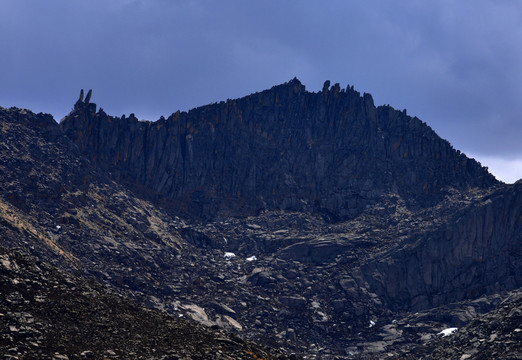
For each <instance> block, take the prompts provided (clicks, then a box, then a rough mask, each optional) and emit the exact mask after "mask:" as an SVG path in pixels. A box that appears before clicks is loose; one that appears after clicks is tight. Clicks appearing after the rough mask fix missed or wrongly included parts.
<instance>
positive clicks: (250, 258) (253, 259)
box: [246, 255, 257, 261]
mask: <svg viewBox="0 0 522 360" xmlns="http://www.w3.org/2000/svg"><path fill="white" fill-rule="evenodd" d="M255 260H257V258H256V256H255V255H253V256H251V257H247V258H246V261H255Z"/></svg>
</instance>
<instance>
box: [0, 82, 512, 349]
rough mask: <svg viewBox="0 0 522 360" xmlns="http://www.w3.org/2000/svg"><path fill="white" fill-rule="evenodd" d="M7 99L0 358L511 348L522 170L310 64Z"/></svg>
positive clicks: (0, 116)
mask: <svg viewBox="0 0 522 360" xmlns="http://www.w3.org/2000/svg"><path fill="white" fill-rule="evenodd" d="M91 98H92V92H91V91H89V93H88V94H87V96H86V97H85V98H84V96H83V91H82V93H81V95H80V98H79V99H78V101H77V102H76V104H75V105H74V108H73V110H72V111H71V113H70V114H69V115H67V116H66V117H65V118H64V119H63V120H62V121H61V122H60V124H58V123H57V122H56V121H55V120H54V119H53V118H52V117H51V116H50V115H46V114H34V113H32V112H31V111H29V110H23V109H18V108H10V109H6V108H0V181H1V183H2V186H1V187H0V239H1V247H2V249H1V251H0V281H1V283H2V285H1V291H0V304H1V306H2V307H1V308H0V353H2V355H3V356H4V358H6V359H32V358H35V359H36V358H38V359H39V358H49V359H52V358H55V359H66V358H69V359H76V358H78V359H83V358H86V359H88V358H95V359H97V358H100V359H103V358H107V359H117V358H120V359H132V358H135V359H229V358H230V359H232V358H241V359H278V358H280V359H285V358H289V359H297V358H305V359H386V358H390V359H490V358H495V359H515V358H520V357H521V356H522V330H521V327H522V322H521V316H522V303H521V301H520V299H521V294H522V289H521V286H522V213H521V207H522V182H520V181H519V182H517V183H515V184H512V185H508V184H503V183H501V182H499V181H497V180H496V179H495V178H494V177H493V176H492V175H491V174H489V173H488V171H487V169H485V168H483V167H482V166H481V165H480V164H479V163H478V162H476V161H475V160H473V159H470V158H468V157H466V156H465V154H463V153H461V152H460V151H458V150H455V149H454V148H453V147H452V146H451V145H450V144H449V143H448V142H447V141H445V140H443V139H441V138H440V137H439V136H438V135H437V134H436V133H435V132H434V131H433V130H432V129H431V128H430V127H429V126H428V125H426V124H425V123H423V122H422V121H421V120H419V119H418V118H416V117H410V116H409V115H407V113H406V111H405V110H403V111H397V110H395V109H393V108H391V107H390V106H378V107H376V106H375V105H374V103H373V100H372V97H371V96H370V95H369V94H363V95H361V94H360V93H359V92H357V91H356V90H354V88H353V87H352V86H347V87H346V88H341V87H340V86H339V84H335V85H333V86H330V82H328V81H327V82H325V84H324V87H323V89H322V91H320V92H317V93H313V92H308V91H306V89H305V87H304V85H302V84H301V83H300V82H299V80H297V79H293V80H291V81H289V82H288V83H285V84H282V85H278V86H274V87H273V88H272V89H269V90H265V91H262V92H259V93H255V94H252V95H249V96H246V97H244V98H241V99H236V100H227V101H226V102H220V103H214V104H210V105H207V106H203V107H200V108H196V109H193V110H191V111H189V112H176V113H174V114H172V115H171V116H169V117H168V118H163V117H162V118H161V119H159V120H157V121H155V122H149V121H142V120H139V119H137V118H136V117H135V116H134V115H133V114H131V115H130V116H128V117H126V116H122V117H116V116H111V115H108V114H106V113H105V112H104V111H103V110H102V109H101V108H100V109H98V106H97V105H96V104H95V103H93V102H91Z"/></svg>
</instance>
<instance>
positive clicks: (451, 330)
mask: <svg viewBox="0 0 522 360" xmlns="http://www.w3.org/2000/svg"><path fill="white" fill-rule="evenodd" d="M457 329H458V328H456V327H453V328H447V329H444V330H442V331H441V332H440V333H438V334H437V335H442V336H450V335H451V334H453V333H454V332H455V331H457Z"/></svg>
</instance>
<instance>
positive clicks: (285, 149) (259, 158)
mask: <svg viewBox="0 0 522 360" xmlns="http://www.w3.org/2000/svg"><path fill="white" fill-rule="evenodd" d="M61 127H62V129H63V130H64V131H65V133H66V134H67V135H68V136H69V137H70V138H72V139H73V140H74V141H75V142H76V143H77V144H78V145H79V147H80V148H81V150H82V151H84V152H85V153H87V154H88V155H89V156H90V158H91V160H92V161H93V162H94V163H95V164H96V165H97V166H99V167H102V168H105V169H107V170H108V171H110V172H111V173H112V175H113V176H114V177H115V178H116V179H117V180H118V181H120V182H124V183H126V184H130V185H133V186H134V188H135V189H141V190H142V191H146V192H148V193H149V195H151V194H152V195H153V196H157V197H159V198H163V199H164V200H166V202H167V203H169V204H170V205H171V206H173V207H177V208H179V209H182V210H184V211H186V212H188V213H190V214H193V215H196V216H198V217H201V218H212V217H215V216H216V215H245V214H250V213H255V212H256V211H259V210H261V209H293V210H314V211H322V212H324V213H328V214H329V215H330V216H332V217H333V218H334V219H342V218H350V217H354V216H356V215H357V214H359V213H360V212H361V211H362V210H364V209H365V208H366V206H367V205H372V204H374V203H376V202H377V201H378V200H379V197H380V195H381V194H382V193H383V192H395V193H399V194H401V195H403V197H404V198H406V199H408V201H409V202H410V204H411V205H412V206H425V205H429V204H433V203H435V202H437V201H438V200H439V199H440V197H441V196H443V194H444V189H445V188H447V187H456V188H460V189H465V188H467V187H487V186H490V185H492V184H494V183H496V180H495V179H494V177H493V176H491V175H490V174H489V173H488V172H487V171H486V170H485V169H484V168H482V167H481V166H480V165H479V164H478V163H477V162H475V161H474V160H472V159H468V158H467V157H466V156H464V155H463V154H461V153H460V152H458V151H455V150H454V149H453V148H452V147H451V145H450V144H449V143H448V142H447V141H445V140H443V139H441V138H440V137H439V136H437V134H435V132H434V131H433V130H432V129H431V128H430V127H429V126H427V125H426V124H424V123H423V122H421V121H420V120H419V119H417V118H411V117H409V116H407V115H406V114H405V112H400V111H396V110H394V109H392V108H391V107H387V106H385V107H378V108H376V107H375V106H374V104H373V100H372V97H371V96H370V95H369V94H364V95H363V96H361V95H360V93H358V92H357V91H355V90H353V87H348V88H346V89H341V88H340V86H339V85H338V84H335V85H334V86H331V87H330V83H329V82H326V83H325V85H324V88H323V90H322V91H321V92H318V93H310V92H307V91H306V90H305V87H304V86H303V85H302V84H301V83H300V82H299V81H298V80H297V79H294V80H292V81H290V82H288V83H285V84H283V85H280V86H275V87H273V88H272V89H270V90H266V91H263V92H260V93H256V94H252V95H250V96H247V97H244V98H241V99H237V100H228V101H226V102H221V103H216V104H211V105H208V106H203V107H199V108H196V109H193V110H191V111H189V112H188V113H186V112H182V113H180V112H177V113H175V114H173V115H171V116H170V117H169V118H168V119H163V118H162V119H160V120H158V121H156V122H140V121H138V119H136V118H135V117H134V116H133V115H131V116H130V117H129V118H125V117H123V118H117V117H112V116H108V115H107V114H105V113H104V112H103V111H101V110H100V111H98V112H96V106H95V105H94V104H92V103H91V104H87V103H85V102H83V101H78V102H77V104H76V106H75V109H74V111H73V112H72V113H71V114H69V116H67V117H66V118H65V119H64V120H63V121H62V123H61Z"/></svg>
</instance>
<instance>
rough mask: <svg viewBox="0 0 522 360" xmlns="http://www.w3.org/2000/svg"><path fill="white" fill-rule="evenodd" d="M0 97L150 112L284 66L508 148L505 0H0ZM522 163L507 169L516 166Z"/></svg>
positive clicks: (512, 13) (510, 24) (231, 88)
mask: <svg viewBox="0 0 522 360" xmlns="http://www.w3.org/2000/svg"><path fill="white" fill-rule="evenodd" d="M0 10H1V11H0V45H1V46H2V56H1V57H0V69H2V73H1V74H2V80H1V82H0V105H2V106H13V105H15V106H20V107H27V108H31V109H32V110H34V111H44V112H51V113H53V114H54V115H55V116H56V117H57V118H60V117H61V116H63V115H64V114H65V113H67V112H68V111H69V110H70V108H71V106H72V104H73V102H74V101H75V100H76V96H77V94H78V92H79V89H80V88H82V87H84V88H93V89H94V97H93V100H94V101H95V102H97V103H98V104H99V105H100V106H102V107H104V109H105V110H106V111H107V112H108V113H111V114H114V115H120V114H122V113H127V114H128V113H130V112H134V113H136V114H137V115H138V117H140V118H147V119H151V120H154V119H157V118H158V117H159V116H160V115H169V114H170V113H172V112H174V111H176V110H177V109H183V110H188V109H190V108H192V107H195V106H198V105H203V104H206V103H209V102H214V101H220V100H225V99H227V98H236V97H240V96H244V95H247V94H249V93H252V92H255V91H260V90H263V89H266V88H269V87H271V86H273V85H276V84H279V83H282V82H284V81H288V80H290V79H291V78H293V77H294V76H297V77H298V78H299V79H300V80H301V81H302V82H303V83H304V84H305V85H306V86H307V88H308V89H309V90H311V91H318V90H320V89H321V88H322V84H323V82H324V80H327V79H329V80H331V81H332V82H333V83H335V82H340V83H341V85H342V86H346V85H347V84H348V83H349V84H353V85H355V87H356V89H358V90H359V91H361V92H364V91H366V92H370V93H371V94H372V95H373V96H374V99H375V103H376V104H390V105H392V106H394V107H396V108H399V109H402V108H407V109H408V113H409V114H411V115H416V116H418V117H419V118H421V119H422V120H424V121H426V122H427V123H428V124H429V125H430V126H432V127H433V128H434V129H435V130H436V131H437V132H438V133H439V134H440V135H441V136H442V137H444V138H447V139H448V140H450V142H451V143H452V144H453V145H454V146H455V147H456V148H459V149H461V150H464V151H467V152H471V153H473V154H475V155H476V156H477V157H479V160H480V156H488V157H489V158H488V159H492V158H498V159H502V160H503V161H509V160H510V159H511V160H515V159H517V158H518V159H519V160H520V158H522V142H521V141H520V138H521V137H522V119H521V117H522V102H521V101H520V99H521V97H522V85H521V84H522V47H521V46H520V39H522V26H521V25H522V7H520V6H519V4H518V3H517V2H512V1H502V0H496V1H486V0H473V1H471V0H470V1H465V0H463V1H447V0H436V1H435V0H433V1H413V0H411V1H400V2H391V1H384V0H383V1H364V2H360V1H328V2H323V1H313V2H312V1H263V2H256V3H253V2H249V1H240V0H236V1H197V0H193V1H189V0H187V1H167V0H163V1H162V0H146V1H138V0H135V1H132V0H111V1H101V0H91V1H73V0H47V1H38V0H33V1H29V0H25V1H24V0H3V1H2V3H1V4H0ZM521 175H522V174H520V173H519V174H518V176H519V177H520V176H521Z"/></svg>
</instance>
